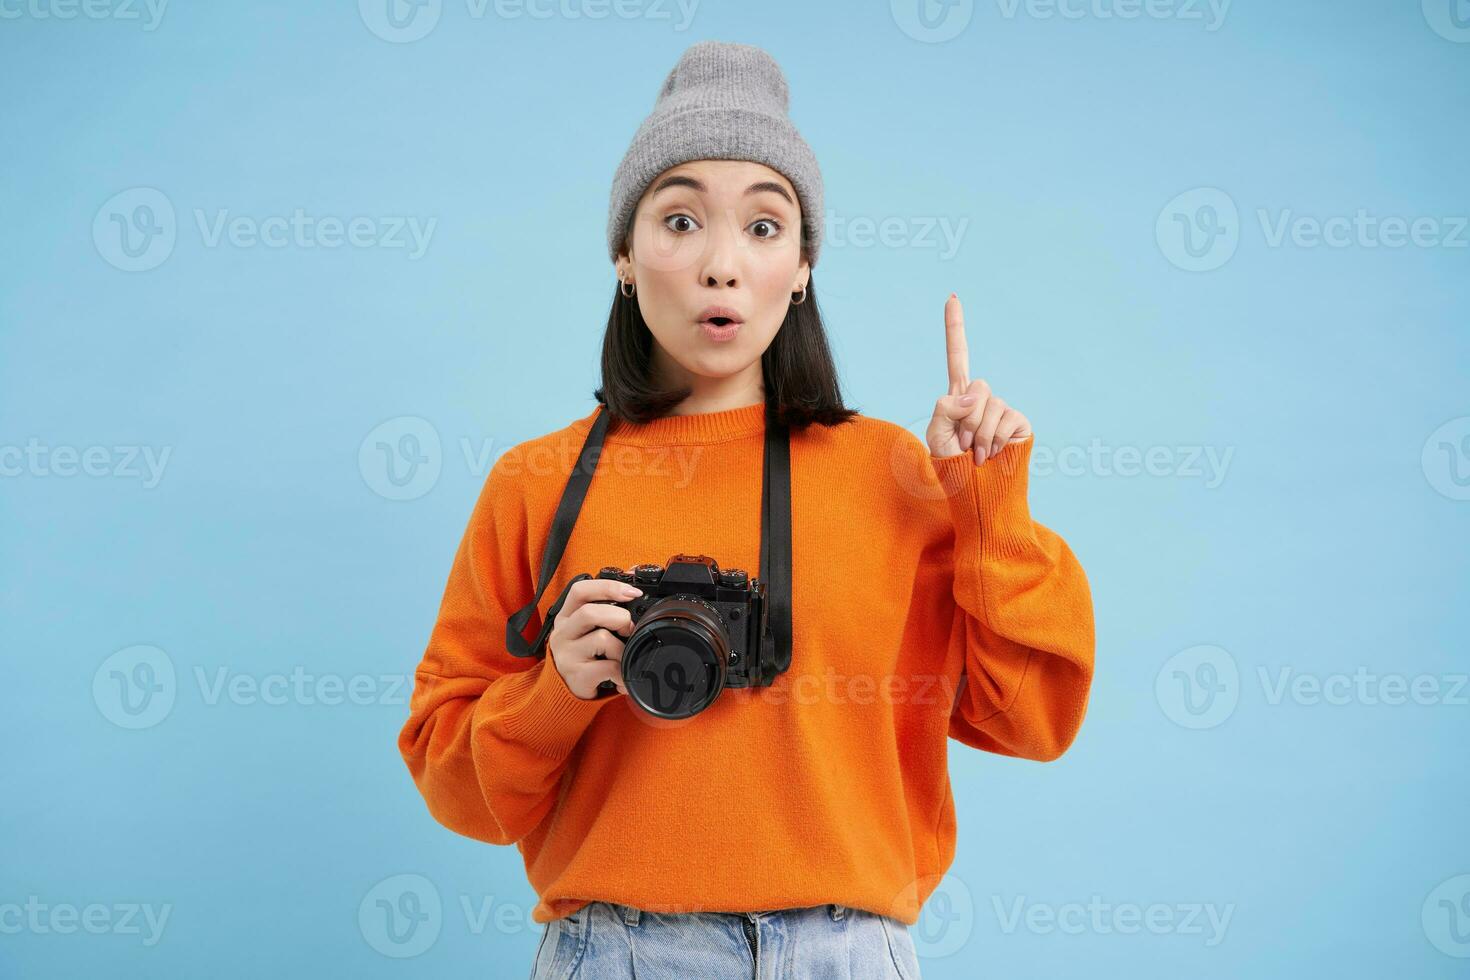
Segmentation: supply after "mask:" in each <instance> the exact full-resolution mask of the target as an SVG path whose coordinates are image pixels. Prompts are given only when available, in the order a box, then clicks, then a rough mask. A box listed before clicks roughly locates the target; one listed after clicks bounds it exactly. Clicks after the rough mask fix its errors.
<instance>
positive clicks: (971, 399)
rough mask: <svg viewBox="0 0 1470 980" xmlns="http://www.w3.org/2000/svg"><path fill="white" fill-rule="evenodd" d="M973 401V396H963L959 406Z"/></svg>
mask: <svg viewBox="0 0 1470 980" xmlns="http://www.w3.org/2000/svg"><path fill="white" fill-rule="evenodd" d="M974 400H975V396H974V395H965V396H964V397H962V398H961V399H960V404H961V405H968V404H970V403H971V402H973V401H974Z"/></svg>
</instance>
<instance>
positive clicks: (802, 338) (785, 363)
mask: <svg viewBox="0 0 1470 980" xmlns="http://www.w3.org/2000/svg"><path fill="white" fill-rule="evenodd" d="M653 344H654V339H653V333H652V332H651V331H650V330H649V329H648V324H647V323H646V322H644V320H643V314H642V312H641V311H640V310H639V309H638V301H637V299H636V298H632V297H627V296H624V295H623V291H622V289H621V288H620V287H619V286H617V285H615V286H614V287H613V301H612V309H611V311H609V313H608V315H607V333H606V334H604V335H603V338H602V386H601V387H599V388H598V389H597V390H596V391H594V392H593V393H592V394H593V397H595V398H596V399H597V401H598V402H599V403H601V404H602V405H603V406H605V407H606V408H607V410H608V412H610V413H611V417H612V418H619V419H625V420H627V421H629V422H638V423H641V422H648V421H650V420H652V419H656V418H659V417H661V416H663V415H666V414H667V413H668V412H669V410H670V409H672V408H673V407H674V406H675V405H677V404H679V402H681V401H683V400H684V399H685V398H687V397H688V396H689V394H690V391H691V389H689V388H682V389H667V388H660V387H658V386H657V382H656V380H655V379H654V377H653ZM761 376H762V380H763V381H764V383H765V391H766V419H767V421H768V422H769V423H772V424H776V425H782V426H786V427H788V428H790V429H792V430H793V431H799V430H801V429H804V428H806V427H807V426H808V425H811V424H812V423H813V422H816V423H819V424H821V425H826V426H834V425H840V424H841V423H843V422H847V421H849V420H850V419H852V417H853V416H855V415H857V414H858V411H857V410H856V409H851V408H848V407H847V406H845V405H844V404H843V403H842V391H841V387H840V385H839V384H838V381H837V367H836V365H834V364H833V363H832V351H831V349H830V348H828V346H827V331H826V328H824V327H823V326H822V314H821V312H820V311H819V310H818V309H817V293H816V288H815V286H814V285H813V284H812V282H811V281H810V279H808V282H807V287H806V299H805V300H804V301H802V302H801V303H799V304H796V305H793V306H791V307H789V308H788V309H787V310H786V319H785V320H784V321H782V323H781V329H779V330H777V331H776V336H775V337H774V338H772V340H771V344H770V346H769V347H767V348H766V350H765V352H764V353H762V354H761Z"/></svg>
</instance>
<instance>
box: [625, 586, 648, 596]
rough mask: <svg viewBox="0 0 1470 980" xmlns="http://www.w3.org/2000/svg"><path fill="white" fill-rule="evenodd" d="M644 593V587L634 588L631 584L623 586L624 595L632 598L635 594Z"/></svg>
mask: <svg viewBox="0 0 1470 980" xmlns="http://www.w3.org/2000/svg"><path fill="white" fill-rule="evenodd" d="M642 594H643V590H642V589H636V588H634V587H633V586H631V585H625V586H623V595H625V596H627V597H628V598H630V599H631V598H632V597H633V596H638V595H642Z"/></svg>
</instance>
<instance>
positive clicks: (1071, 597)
mask: <svg viewBox="0 0 1470 980" xmlns="http://www.w3.org/2000/svg"><path fill="white" fill-rule="evenodd" d="M1034 444H1035V437H1034V436H1032V437H1031V438H1028V439H1027V440H1025V441H1024V442H1017V443H1011V444H1010V445H1008V446H1006V447H1005V448H1004V449H1002V450H1001V451H1000V453H999V454H997V455H995V456H993V457H991V458H989V459H987V460H986V461H985V462H984V463H982V464H980V465H978V466H977V465H976V464H975V461H974V457H973V455H972V454H971V453H969V452H964V453H960V454H958V455H956V456H941V457H937V458H934V459H933V461H932V462H933V465H934V472H935V475H936V476H937V477H938V478H939V481H940V483H941V485H942V486H943V487H944V489H945V494H946V499H947V500H948V502H949V509H950V514H951V516H952V518H953V520H954V533H955V538H954V598H955V603H956V607H957V608H956V613H955V614H956V617H957V619H958V620H959V621H958V622H957V623H956V624H955V629H956V630H958V631H962V632H963V635H964V645H965V668H964V675H963V677H962V683H961V685H960V690H959V695H958V697H957V698H956V701H955V705H954V709H953V711H952V713H951V715H950V724H949V734H950V737H952V738H954V739H957V740H958V741H960V742H963V743H964V744H966V745H969V746H971V747H973V748H977V749H982V750H984V751H987V752H995V753H998V754H1000V755H1009V756H1016V757H1020V758H1024V759H1035V760H1038V761H1043V762H1045V761H1050V760H1052V759H1055V758H1057V757H1058V756H1060V755H1061V754H1062V753H1063V752H1065V751H1066V750H1067V748H1068V747H1069V746H1070V745H1071V744H1072V741H1073V739H1075V738H1076V736H1077V731H1078V729H1079V728H1080V727H1081V725H1082V718H1083V715H1084V714H1085V713H1086V711H1087V702H1088V696H1089V693H1090V691H1091V686H1092V671H1093V653H1094V642H1095V640H1094V628H1093V612H1092V595H1091V591H1090V589H1089V587H1088V584H1087V577H1086V575H1085V574H1084V573H1083V571H1082V566H1081V564H1079V563H1078V561H1077V558H1076V556H1075V555H1073V554H1072V550H1071V549H1070V548H1069V547H1067V543H1066V542H1065V541H1063V540H1062V539H1061V537H1059V536H1058V535H1057V534H1056V533H1054V532H1053V531H1051V530H1049V529H1048V528H1046V527H1044V526H1042V525H1041V524H1038V523H1037V522H1035V521H1033V520H1032V519H1031V513H1030V508H1029V507H1028V505H1027V500H1026V490H1027V467H1028V464H1029V462H1030V459H1031V449H1032V446H1033V445H1034Z"/></svg>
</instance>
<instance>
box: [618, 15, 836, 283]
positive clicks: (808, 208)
mask: <svg viewBox="0 0 1470 980" xmlns="http://www.w3.org/2000/svg"><path fill="white" fill-rule="evenodd" d="M787 105H788V92H787V88H786V78H785V76H784V75H783V74H782V73H781V67H780V66H779V65H777V64H776V60H775V59H774V58H772V57H771V56H770V55H769V54H767V53H766V52H765V51H764V50H762V49H760V48H758V47H755V46H753V45H749V44H734V43H731V42H727V41H699V42H696V43H694V44H691V45H690V46H689V47H688V48H687V49H686V50H685V52H684V54H683V56H682V57H680V58H679V63H678V64H677V65H675V66H674V69H673V71H671V72H669V77H668V78H666V79H665V80H664V84H663V88H661V89H660V90H659V93H658V100H657V101H656V102H655V103H654V106H653V112H652V113H650V114H649V116H648V118H647V119H645V120H643V124H642V125H641V126H639V127H638V132H637V133H635V134H634V135H633V143H632V145H631V146H629V147H628V152H627V153H626V154H624V156H623V162H622V163H621V164H619V165H618V172H617V174H616V175H615V176H614V177H613V185H612V201H611V205H610V206H609V208H608V214H607V248H608V256H609V257H610V258H611V259H612V260H613V261H614V262H616V261H617V256H618V249H619V247H620V246H621V245H622V244H623V240H624V239H625V238H626V237H627V234H628V225H629V223H630V222H631V221H632V220H633V212H634V210H635V209H636V208H637V206H638V199H639V198H640V197H642V196H643V192H644V190H645V189H647V187H648V184H649V182H650V181H652V180H653V178H655V177H657V176H658V175H659V174H661V173H663V172H664V171H665V170H667V169H668V168H670V167H672V166H675V165H676V164H680V163H687V162H688V161H690V160H751V161H754V162H755V163H763V164H765V165H766V166H768V167H770V168H771V169H772V170H775V171H777V172H778V173H780V174H782V175H784V176H785V177H786V179H787V180H789V181H791V185H792V186H793V187H795V188H796V196H797V198H798V200H799V201H800V204H801V212H802V213H801V223H802V242H803V244H804V245H805V246H806V249H807V259H808V261H809V262H810V264H811V265H813V266H815V265H816V264H817V251H818V249H819V248H820V247H821V243H822V174H821V171H820V170H818V169H817V158H816V157H815V156H814V155H813V154H812V151H811V147H809V146H807V145H806V141H805V140H803V139H802V138H801V134H800V133H798V132H797V131H796V127H795V126H793V125H792V124H791V120H790V119H789V118H787V114H786V113H787Z"/></svg>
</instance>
